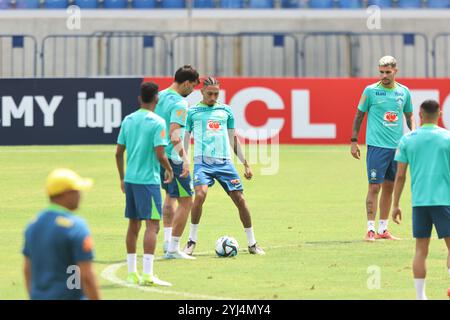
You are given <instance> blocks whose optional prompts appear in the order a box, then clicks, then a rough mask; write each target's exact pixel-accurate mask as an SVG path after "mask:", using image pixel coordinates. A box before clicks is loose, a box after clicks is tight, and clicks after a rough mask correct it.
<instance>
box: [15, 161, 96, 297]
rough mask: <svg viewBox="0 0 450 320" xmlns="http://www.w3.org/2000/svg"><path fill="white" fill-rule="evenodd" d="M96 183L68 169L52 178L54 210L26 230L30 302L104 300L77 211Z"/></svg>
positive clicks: (89, 240)
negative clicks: (101, 297) (32, 300)
mask: <svg viewBox="0 0 450 320" xmlns="http://www.w3.org/2000/svg"><path fill="white" fill-rule="evenodd" d="M92 184H93V181H92V180H91V179H88V178H81V177H80V176H79V175H78V174H77V173H75V172H74V171H72V170H69V169H56V170H54V171H52V172H51V173H50V174H49V176H48V177H47V183H46V190H47V194H48V196H49V198H50V206H49V207H48V208H47V209H45V210H43V211H42V212H40V213H39V215H38V217H37V218H36V219H35V220H34V221H33V222H32V223H31V224H30V225H29V226H28V227H27V229H26V231H25V245H24V248H23V254H24V256H25V266H24V273H25V282H26V288H27V291H28V293H29V295H30V298H31V299H39V300H42V299H51V300H57V299H70V300H77V299H86V298H88V299H90V300H97V299H99V298H100V294H99V289H98V285H97V280H96V277H95V273H94V270H93V267H92V260H93V257H94V255H93V248H92V247H93V245H92V238H91V235H90V232H89V230H88V227H87V225H86V223H85V222H84V220H83V219H81V218H79V217H77V216H75V215H74V214H73V211H74V210H76V209H77V208H78V206H79V204H80V198H81V195H80V191H83V190H88V189H90V188H91V187H92Z"/></svg>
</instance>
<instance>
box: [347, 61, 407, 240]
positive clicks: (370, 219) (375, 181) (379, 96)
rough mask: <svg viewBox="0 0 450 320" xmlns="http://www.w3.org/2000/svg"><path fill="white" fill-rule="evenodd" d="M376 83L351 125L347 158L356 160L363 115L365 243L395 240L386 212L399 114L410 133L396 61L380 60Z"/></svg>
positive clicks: (400, 131)
mask: <svg viewBox="0 0 450 320" xmlns="http://www.w3.org/2000/svg"><path fill="white" fill-rule="evenodd" d="M378 70H379V72H380V81H378V82H377V83H374V84H372V85H369V86H367V87H366V88H365V90H364V92H363V94H362V97H361V100H360V101H359V105H358V110H357V111H356V116H355V120H354V123H353V132H352V138H351V154H352V156H353V157H354V158H356V159H360V157H361V153H360V150H359V147H358V134H359V130H360V128H361V124H362V121H363V119H364V115H365V114H366V113H367V132H366V144H367V158H366V163H367V176H368V180H369V190H368V192H367V197H366V212H367V234H366V237H365V240H366V241H375V239H388V240H397V239H398V238H396V237H394V236H393V235H391V233H390V232H389V231H388V219H389V211H390V209H391V204H392V192H393V189H394V180H395V173H396V170H397V162H396V161H395V160H394V157H395V150H396V148H397V145H398V142H399V141H400V138H401V137H402V135H403V114H404V116H405V118H406V123H407V125H408V127H409V129H410V130H414V128H415V124H414V119H413V107H412V103H411V94H410V92H409V89H408V88H407V87H405V86H404V85H402V84H400V83H398V82H396V81H395V75H396V74H397V71H398V70H397V61H396V60H395V58H394V57H391V56H384V57H382V58H381V59H380V61H379V63H378ZM380 190H381V196H380V202H379V207H380V221H379V226H378V232H377V233H376V234H375V217H376V213H377V209H378V194H379V193H380Z"/></svg>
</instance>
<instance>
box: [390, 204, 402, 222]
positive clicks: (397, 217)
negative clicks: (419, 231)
mask: <svg viewBox="0 0 450 320" xmlns="http://www.w3.org/2000/svg"><path fill="white" fill-rule="evenodd" d="M392 220H394V222H395V223H396V224H400V222H401V221H402V209H400V207H394V209H392Z"/></svg>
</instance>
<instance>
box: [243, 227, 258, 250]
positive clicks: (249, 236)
mask: <svg viewBox="0 0 450 320" xmlns="http://www.w3.org/2000/svg"><path fill="white" fill-rule="evenodd" d="M244 230H245V233H246V234H247V242H248V246H249V247H251V246H253V245H254V244H255V243H256V240H255V235H254V233H253V228H252V227H250V228H244Z"/></svg>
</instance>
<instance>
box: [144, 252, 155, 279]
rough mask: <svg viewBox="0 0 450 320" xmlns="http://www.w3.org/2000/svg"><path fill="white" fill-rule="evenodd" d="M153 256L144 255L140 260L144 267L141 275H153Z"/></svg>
mask: <svg viewBox="0 0 450 320" xmlns="http://www.w3.org/2000/svg"><path fill="white" fill-rule="evenodd" d="M154 257H155V256H154V255H153V254H144V257H143V258H142V262H143V265H144V268H143V273H145V274H150V275H153V259H154Z"/></svg>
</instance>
